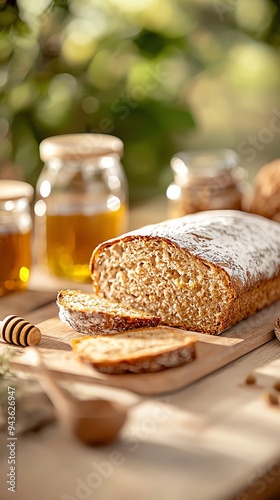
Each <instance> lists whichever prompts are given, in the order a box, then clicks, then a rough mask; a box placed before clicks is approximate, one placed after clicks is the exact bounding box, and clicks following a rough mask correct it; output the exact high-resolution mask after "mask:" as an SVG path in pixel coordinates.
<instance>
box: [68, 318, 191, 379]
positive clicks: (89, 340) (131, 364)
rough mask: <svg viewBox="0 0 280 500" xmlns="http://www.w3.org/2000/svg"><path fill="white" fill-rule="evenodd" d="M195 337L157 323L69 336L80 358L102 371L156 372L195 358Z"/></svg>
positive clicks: (117, 372)
mask: <svg viewBox="0 0 280 500" xmlns="http://www.w3.org/2000/svg"><path fill="white" fill-rule="evenodd" d="M195 342H196V337H195V336H191V335H186V334H184V333H182V332H180V331H178V330H177V329H175V328H168V327H157V328H142V329H139V330H133V331H127V332H123V333H118V334H116V335H113V336H110V337H108V336H106V335H99V336H97V337H92V336H86V337H83V338H79V339H73V340H72V348H73V351H74V352H75V353H76V354H77V356H78V357H79V359H80V360H81V361H85V362H86V363H90V364H91V365H92V366H93V367H94V368H96V369H98V370H99V371H101V372H103V373H114V374H119V373H126V372H131V373H144V372H157V371H161V370H165V369H166V368H172V367H175V366H181V365H184V364H186V363H189V362H190V361H192V360H193V359H195Z"/></svg>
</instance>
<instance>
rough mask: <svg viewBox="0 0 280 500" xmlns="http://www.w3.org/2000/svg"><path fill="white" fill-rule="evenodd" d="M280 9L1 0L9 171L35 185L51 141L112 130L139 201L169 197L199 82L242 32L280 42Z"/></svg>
mask: <svg viewBox="0 0 280 500" xmlns="http://www.w3.org/2000/svg"><path fill="white" fill-rule="evenodd" d="M279 11H280V8H279V1H278V0H277V1H276V0H275V1H274V2H272V1H269V0H242V2H241V1H238V0H217V1H215V0H211V1H209V0H196V1H195V0H193V1H191V0H56V1H53V2H52V1H50V0H35V1H34V0H17V1H5V0H0V168H1V165H2V168H4V166H5V164H6V163H7V162H14V163H15V164H18V165H19V166H21V168H22V172H23V176H24V179H25V180H27V181H29V182H31V183H32V184H35V182H36V179H37V177H38V175H39V173H40V169H41V167H42V164H41V162H40V159H39V157H38V144H39V142H40V141H41V140H42V139H44V138H45V137H47V136H51V135H56V134H61V133H77V132H100V133H110V134H113V135H116V136H118V137H120V138H121V139H123V141H124V143H125V157H124V166H125V170H126V173H127V176H128V179H129V185H130V193H131V199H132V201H135V200H138V199H140V198H143V197H145V196H151V195H154V194H156V193H158V192H160V191H162V190H163V187H165V186H166V184H167V182H168V181H169V176H170V172H169V168H168V164H169V160H170V157H171V156H172V154H174V153H175V152H176V151H178V150H179V149H182V148H185V147H186V146H187V140H188V139H187V138H188V134H187V132H188V131H189V130H190V129H192V128H193V127H194V121H195V119H194V117H193V114H192V113H191V112H190V106H189V98H188V92H189V87H190V84H191V82H192V81H193V79H194V78H195V76H196V75H197V74H199V73H200V72H201V71H203V69H204V68H205V67H207V68H208V69H209V70H210V71H212V72H215V71H216V70H217V67H218V66H219V65H220V64H221V61H224V60H225V56H226V52H227V51H228V49H229V46H232V45H233V44H237V42H240V39H239V38H238V36H237V35H236V33H237V32H239V33H243V34H244V33H245V34H246V36H249V37H250V38H252V39H255V40H256V41H257V43H258V42H260V41H262V43H263V44H264V46H266V45H267V44H274V45H275V46H279V44H280V37H279V30H278V28H279ZM225 33H226V34H227V35H228V36H225ZM242 36H243V35H242ZM234 37H236V39H234ZM262 47H263V45H262ZM245 55H246V54H245ZM251 55H252V53H250V52H249V53H248V54H247V57H248V58H250V57H251ZM258 56H259V52H258V51H257V54H256V57H258ZM236 57H237V56H236ZM265 57H267V54H266V55H265ZM270 57H272V56H271V55H270ZM237 59H238V61H237V63H238V64H239V65H241V70H240V71H241V72H242V64H245V65H246V61H245V63H244V62H242V60H240V58H237ZM273 65H274V59H273V57H272V62H271V66H272V67H273ZM271 73H273V69H272V71H271ZM235 77H236V74H234V75H233V79H234V78H235ZM247 77H248V75H247V74H246V75H245V80H244V81H245V83H246V78H247ZM272 78H273V75H272ZM275 78H276V77H275ZM277 78H278V76H277ZM277 78H276V83H277V84H278V83H279V80H277ZM239 83H240V78H239V77H238V84H239Z"/></svg>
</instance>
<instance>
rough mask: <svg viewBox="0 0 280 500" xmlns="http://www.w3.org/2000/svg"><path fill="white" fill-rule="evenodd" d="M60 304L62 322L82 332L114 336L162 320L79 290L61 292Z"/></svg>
mask: <svg viewBox="0 0 280 500" xmlns="http://www.w3.org/2000/svg"><path fill="white" fill-rule="evenodd" d="M56 303H57V305H58V309H59V317H60V319H61V321H63V322H64V323H66V324H67V325H68V326H70V327H71V328H73V329H74V330H76V331H77V332H80V333H86V334H92V335H95V334H100V333H103V334H112V333H117V332H122V331H124V330H131V329H132V328H144V327H147V326H157V325H158V324H159V322H160V318H159V317H157V316H155V315H152V314H148V313H143V312H141V311H137V310H135V309H132V308H130V307H122V306H121V305H120V304H117V303H116V302H112V301H110V300H106V299H102V298H100V297H97V296H95V295H89V294H87V293H83V292H80V291H79V290H61V291H60V292H59V293H58V295H57V301H56Z"/></svg>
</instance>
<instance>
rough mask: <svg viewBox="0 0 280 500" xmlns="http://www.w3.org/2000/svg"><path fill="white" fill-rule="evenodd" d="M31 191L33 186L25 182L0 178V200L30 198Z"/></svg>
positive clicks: (32, 191)
mask: <svg viewBox="0 0 280 500" xmlns="http://www.w3.org/2000/svg"><path fill="white" fill-rule="evenodd" d="M33 193H34V189H33V187H32V186H31V185H30V184H28V183H27V182H22V181H14V180H0V201H8V200H18V199H19V198H28V199H31V198H32V196H33Z"/></svg>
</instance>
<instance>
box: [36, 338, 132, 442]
mask: <svg viewBox="0 0 280 500" xmlns="http://www.w3.org/2000/svg"><path fill="white" fill-rule="evenodd" d="M28 350H29V352H30V353H31V351H32V357H33V359H34V361H35V360H36V364H37V366H38V367H39V370H40V371H39V376H40V383H41V385H42V387H43V389H44V390H45V392H46V393H47V394H48V396H49V398H50V400H51V401H52V403H53V405H54V407H55V409H56V412H57V416H58V418H59V420H60V422H61V423H62V424H63V425H64V426H65V427H67V428H68V429H70V430H71V431H72V432H73V433H74V435H75V436H76V437H77V438H78V439H79V440H80V441H82V442H83V443H86V444H89V445H91V444H102V443H108V442H110V441H112V440H114V439H115V438H116V437H117V436H118V434H119V432H120V430H121V428H122V427H123V425H124V423H125V421H126V418H127V408H126V407H125V406H124V405H123V404H120V403H117V402H114V401H108V400H105V399H100V398H99V399H92V400H80V399H77V398H75V397H74V396H73V395H72V394H70V393H69V392H68V391H66V390H65V389H63V388H62V387H61V386H60V385H59V384H58V383H57V380H56V378H55V376H54V375H53V374H52V373H51V371H50V370H48V368H47V367H46V365H45V363H44V361H43V358H42V356H41V354H40V352H39V350H38V349H37V348H34V347H30V348H28Z"/></svg>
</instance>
